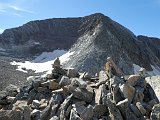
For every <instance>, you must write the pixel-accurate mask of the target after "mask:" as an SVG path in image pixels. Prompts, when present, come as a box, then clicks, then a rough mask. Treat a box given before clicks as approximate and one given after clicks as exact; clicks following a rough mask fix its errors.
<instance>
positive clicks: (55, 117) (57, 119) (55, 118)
mask: <svg viewBox="0 0 160 120" xmlns="http://www.w3.org/2000/svg"><path fill="white" fill-rule="evenodd" d="M49 120H59V118H58V117H57V116H53V117H52V118H50V119H49Z"/></svg>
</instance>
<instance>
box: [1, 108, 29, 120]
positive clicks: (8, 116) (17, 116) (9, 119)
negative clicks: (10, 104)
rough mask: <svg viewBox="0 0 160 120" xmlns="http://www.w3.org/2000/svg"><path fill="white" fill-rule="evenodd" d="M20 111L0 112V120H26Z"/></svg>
mask: <svg viewBox="0 0 160 120" xmlns="http://www.w3.org/2000/svg"><path fill="white" fill-rule="evenodd" d="M23 117H24V116H23V113H22V112H21V111H13V110H1V111H0V120H26V119H24V118H23ZM28 118H29V117H28Z"/></svg>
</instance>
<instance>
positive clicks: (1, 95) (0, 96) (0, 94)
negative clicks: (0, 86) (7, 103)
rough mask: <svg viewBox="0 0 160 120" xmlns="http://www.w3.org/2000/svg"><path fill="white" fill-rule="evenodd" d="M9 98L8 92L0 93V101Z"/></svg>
mask: <svg viewBox="0 0 160 120" xmlns="http://www.w3.org/2000/svg"><path fill="white" fill-rule="evenodd" d="M7 96H8V92H6V91H0V100H1V99H4V98H6V97H7Z"/></svg>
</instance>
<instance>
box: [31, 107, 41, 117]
mask: <svg viewBox="0 0 160 120" xmlns="http://www.w3.org/2000/svg"><path fill="white" fill-rule="evenodd" d="M40 114H41V111H40V110H37V109H34V110H33V111H32V112H31V119H32V120H40Z"/></svg>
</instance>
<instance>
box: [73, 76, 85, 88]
mask: <svg viewBox="0 0 160 120" xmlns="http://www.w3.org/2000/svg"><path fill="white" fill-rule="evenodd" d="M71 81H72V85H74V86H77V87H79V88H86V87H87V83H86V82H85V81H83V80H82V79H79V78H71Z"/></svg>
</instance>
